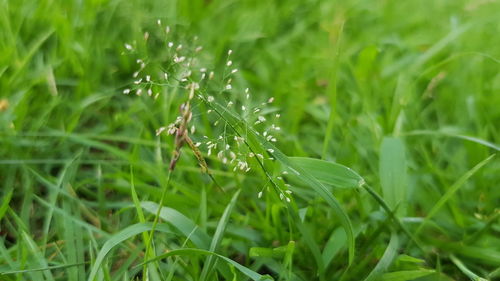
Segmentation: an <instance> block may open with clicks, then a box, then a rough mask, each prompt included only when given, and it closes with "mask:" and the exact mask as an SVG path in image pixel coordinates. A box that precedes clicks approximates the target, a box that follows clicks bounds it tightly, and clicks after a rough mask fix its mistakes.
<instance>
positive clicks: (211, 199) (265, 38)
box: [0, 0, 500, 280]
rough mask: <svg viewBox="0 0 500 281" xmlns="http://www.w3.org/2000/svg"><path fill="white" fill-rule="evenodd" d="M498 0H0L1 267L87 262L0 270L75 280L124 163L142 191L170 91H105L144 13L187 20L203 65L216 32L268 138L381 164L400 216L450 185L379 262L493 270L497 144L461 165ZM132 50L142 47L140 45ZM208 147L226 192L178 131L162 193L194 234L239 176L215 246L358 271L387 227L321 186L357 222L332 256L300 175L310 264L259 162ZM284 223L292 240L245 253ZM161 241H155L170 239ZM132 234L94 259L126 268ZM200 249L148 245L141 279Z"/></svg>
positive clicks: (491, 92)
mask: <svg viewBox="0 0 500 281" xmlns="http://www.w3.org/2000/svg"><path fill="white" fill-rule="evenodd" d="M499 14H500V2H499V1H482V0H471V1H447V0H441V1H420V0H419V1H417V0H409V1H362V0H358V1H354V0H353V1H317V0H306V1H296V0H282V1H250V0H242V1H227V0H226V1H217V0H214V1H210V0H204V1H198V0H193V1H174V0H171V1H167V0H165V1H162V0H151V1H138V0H131V1H122V0H114V1H113V0H109V1H108V0H89V1H76V0H71V1H56V0H38V1H23V0H20V1H9V0H0V182H1V183H0V184H1V186H2V188H1V190H0V195H1V196H2V201H1V204H2V205H0V219H1V221H0V272H2V271H4V272H8V271H14V270H30V269H36V268H45V267H48V266H60V265H67V264H79V263H84V262H85V261H89V262H90V263H86V264H83V265H82V264H80V265H77V266H71V267H68V268H66V267H63V268H59V269H53V270H51V271H48V270H45V271H29V272H27V273H12V274H7V275H0V279H1V280H86V277H87V276H88V273H89V271H90V268H91V265H92V260H93V259H94V258H95V255H96V253H97V251H98V250H99V249H101V247H102V245H103V243H104V242H105V241H106V239H107V238H108V237H109V236H110V235H112V234H113V233H116V232H118V231H120V230H122V229H124V228H126V227H127V226H130V225H132V224H134V223H137V222H138V218H137V213H136V210H135V209H134V207H133V205H132V197H131V193H130V186H131V183H132V178H131V172H130V171H131V168H132V169H133V171H134V179H133V182H134V183H135V188H136V189H137V192H138V195H139V200H151V201H155V202H158V201H159V197H160V190H161V187H163V186H164V185H165V180H166V174H167V171H166V166H167V163H168V161H169V159H170V153H171V148H172V142H173V140H172V138H169V137H165V138H161V139H160V138H158V137H156V136H155V130H156V129H157V128H159V127H160V126H164V125H166V124H168V123H170V122H171V121H172V120H173V119H174V118H175V116H176V115H177V108H176V106H177V105H175V102H174V104H171V103H166V102H165V101H164V100H161V99H160V102H152V101H151V100H150V99H147V98H143V97H133V96H126V95H123V94H122V90H123V89H124V88H126V87H128V86H130V85H131V84H132V81H133V80H132V78H131V77H132V73H133V72H134V71H135V68H136V64H135V58H134V57H133V56H128V55H124V53H125V51H126V50H125V48H124V44H125V43H132V42H134V41H135V42H137V41H140V40H141V39H142V38H143V36H144V33H145V32H150V33H151V34H154V32H155V29H156V28H157V27H156V21H157V19H161V21H162V22H163V23H164V24H167V25H169V26H170V27H171V28H172V31H173V32H174V33H175V34H176V36H177V37H179V38H180V40H183V41H189V38H193V37H194V36H198V38H199V39H198V42H199V43H200V44H201V45H202V46H203V47H204V51H203V54H204V57H203V59H204V60H205V61H207V62H210V63H211V65H212V66H213V67H215V68H220V67H221V66H222V65H224V62H225V59H226V54H227V50H228V49H232V50H234V54H233V56H234V57H233V60H234V63H235V65H236V67H238V68H239V70H240V71H239V72H238V79H237V82H235V84H238V85H239V88H240V89H244V88H246V87H249V88H250V89H251V90H252V94H253V96H254V97H255V98H256V99H261V100H267V99H268V98H269V97H274V98H275V106H276V107H277V108H278V109H279V110H280V112H281V116H282V117H281V120H280V124H279V125H280V126H281V127H282V135H281V136H280V137H279V142H278V144H277V147H278V148H279V149H281V150H282V151H283V152H284V153H285V154H287V155H288V156H307V157H313V158H323V159H326V160H329V161H335V162H337V163H340V164H343V165H346V166H348V167H351V168H352V169H354V170H355V171H357V172H358V173H359V174H360V175H361V176H363V178H364V179H365V180H366V182H367V183H368V184H369V185H370V186H372V187H373V188H374V189H375V190H376V191H377V192H379V193H383V192H384V191H383V190H384V187H383V185H384V184H381V182H382V183H383V182H384V181H386V182H387V181H388V182H391V181H396V182H397V184H398V186H399V185H401V188H403V189H404V190H407V198H406V197H405V198H404V199H403V200H404V208H406V210H407V211H406V216H404V217H402V218H401V221H403V223H405V224H406V225H407V227H408V228H409V229H410V230H411V231H412V232H414V230H415V229H416V227H417V226H418V223H419V222H421V221H422V218H424V217H426V216H427V215H428V214H429V212H430V210H431V209H432V208H433V207H435V206H436V205H439V204H438V202H439V200H440V199H442V198H446V197H443V196H444V195H445V194H448V193H449V194H450V195H451V197H449V198H447V199H446V203H445V204H444V205H443V206H442V208H440V209H439V210H438V211H437V213H436V214H435V215H433V217H432V218H431V219H430V221H431V222H432V223H431V222H429V223H428V224H427V226H426V227H424V228H423V229H422V231H420V232H419V234H418V238H419V239H420V240H421V242H422V245H423V249H419V248H417V247H416V246H415V245H413V244H412V243H410V242H408V238H407V237H406V236H405V235H404V234H402V233H399V232H398V235H399V236H400V242H399V246H398V247H396V248H397V249H396V252H397V254H398V256H397V258H394V259H392V260H391V263H389V264H388V265H387V266H386V267H385V268H383V270H382V271H383V272H386V271H388V272H404V271H405V270H406V271H408V272H409V271H412V272H414V273H415V272H420V273H422V272H423V273H427V275H426V276H425V277H422V278H421V279H419V280H468V279H472V280H480V279H474V278H479V276H480V277H482V278H486V279H489V280H495V279H496V278H500V238H499V237H500V223H499V219H498V217H499V214H500V210H499V206H500V189H499V188H498V187H499V186H498V184H499V183H500V161H498V159H496V158H492V159H490V160H489V161H488V162H487V163H486V164H485V165H484V167H482V168H481V169H479V170H477V171H476V170H471V169H473V167H474V166H475V165H477V164H478V163H480V162H481V161H483V160H485V159H486V158H488V157H489V156H490V155H493V154H495V153H496V152H497V151H498V150H499V149H500V148H499V143H500V130H499V129H500V128H499V124H500V71H499V66H500V37H499V36H498V35H499V34H500V20H499ZM143 55H146V56H147V57H148V58H149V59H151V60H154V58H155V50H154V48H153V49H152V50H151V49H150V50H149V53H145V54H143ZM167 106H169V107H167ZM390 136H392V137H393V138H384V137H390ZM384 140H385V141H384ZM384 147H387V151H388V152H387V153H386V154H384ZM393 149H395V150H394V151H396V152H394V151H393ZM398 151H399V152H401V151H402V154H401V153H400V154H399V156H401V155H403V156H402V159H401V158H398V156H397V155H396V156H394V155H393V153H396V154H397V152H398ZM382 154H384V155H385V156H382ZM384 157H385V158H384ZM394 157H395V158H394ZM383 159H386V160H383ZM211 162H213V163H214V164H213V169H214V174H215V175H216V176H217V178H218V180H219V181H220V182H221V183H222V185H223V186H224V187H226V188H228V190H230V192H227V193H220V192H218V191H216V189H213V187H212V184H211V182H210V180H209V179H207V177H206V176H205V175H202V174H201V173H200V171H199V168H198V167H197V164H196V159H195V158H194V157H192V154H190V153H189V152H188V151H186V154H184V155H183V157H182V158H181V161H180V163H179V168H178V171H176V173H174V175H173V179H172V183H171V185H172V186H171V187H169V188H171V191H169V194H168V199H167V202H166V205H167V206H169V207H171V208H173V209H176V210H178V211H179V212H180V213H182V214H184V215H185V216H186V217H188V218H190V219H191V220H193V221H194V222H195V223H197V224H198V225H199V226H200V228H201V229H203V230H204V231H206V232H207V233H209V234H210V233H212V234H213V233H214V231H215V227H216V225H217V222H218V221H219V218H220V217H221V215H222V213H223V211H224V208H225V207H226V205H227V204H228V203H229V200H230V198H231V195H232V194H233V193H234V190H236V189H241V190H242V194H241V195H240V197H239V199H238V202H237V203H236V205H235V209H234V211H233V213H232V215H231V220H230V222H229V223H228V233H226V235H225V236H224V239H223V240H222V244H221V248H220V249H219V250H218V253H220V254H221V255H223V256H227V257H230V258H232V259H233V260H236V261H238V262H239V263H241V264H243V265H245V266H247V267H249V268H251V269H252V270H254V271H257V272H260V273H261V274H270V275H271V276H273V277H274V278H275V279H277V280H278V279H280V278H281V279H282V280H321V279H323V280H340V279H342V278H343V279H344V280H362V279H364V278H366V277H367V276H370V272H372V270H373V268H375V267H376V265H377V263H378V262H379V260H381V258H382V256H383V254H384V252H385V251H386V247H387V245H388V241H389V240H388V239H389V237H390V234H391V229H392V230H393V231H394V229H397V227H395V226H394V225H393V223H392V222H391V220H390V219H389V218H388V217H387V214H386V213H385V212H383V211H382V210H381V208H380V207H379V205H378V204H377V202H376V201H374V200H372V199H371V197H370V196H369V195H368V194H367V193H366V192H364V191H363V190H350V189H333V194H334V195H335V196H336V197H337V199H338V200H339V201H340V202H341V204H342V206H343V207H344V208H345V210H346V211H347V213H348V214H349V217H350V218H351V220H352V222H353V225H354V228H355V230H356V232H357V238H356V243H357V248H356V257H355V263H354V264H353V265H351V266H350V267H349V268H347V250H346V249H347V247H346V245H344V243H345V242H342V241H345V237H343V236H342V232H341V231H340V230H341V228H340V224H339V221H338V219H337V218H336V216H335V215H334V213H333V212H332V211H331V210H330V209H329V207H328V205H326V204H325V203H324V202H323V201H322V200H321V199H319V197H318V196H315V195H314V194H310V193H304V194H305V195H303V196H300V200H298V202H297V204H298V205H299V207H300V210H301V212H302V213H301V215H302V216H303V218H305V220H304V221H305V222H304V225H305V226H306V228H307V229H309V230H310V235H311V237H312V239H313V240H314V241H315V243H317V245H318V247H319V248H320V249H329V251H330V252H329V253H331V256H330V254H328V253H326V254H325V252H327V251H325V252H323V258H324V261H327V262H326V266H325V273H323V274H318V272H319V271H320V270H319V268H320V267H321V266H320V265H318V264H315V263H313V262H312V258H311V252H310V249H308V247H307V246H306V244H307V243H306V242H304V239H306V240H307V237H306V238H304V237H303V234H301V233H300V232H299V231H297V230H296V229H295V226H293V223H291V219H290V218H289V217H287V212H286V211H285V210H284V206H283V204H282V202H280V200H278V199H276V198H274V197H269V198H267V199H265V200H264V199H257V193H258V192H259V190H260V189H261V188H262V185H264V184H265V179H263V178H262V177H261V175H259V174H258V173H255V174H251V175H247V176H242V175H236V174H234V173H232V172H231V171H230V170H229V171H226V169H225V168H224V167H222V166H220V165H219V164H218V163H217V162H216V161H211ZM393 174H396V176H394V175H393ZM394 178H396V179H395V180H394ZM389 184H390V183H389ZM300 188H306V187H300ZM398 188H399V187H398ZM299 193H300V192H299ZM383 195H384V199H386V200H387V199H388V197H387V194H386V193H383ZM94 228H95V229H99V230H100V231H101V232H99V231H97V230H95V229H94ZM137 237H139V236H137ZM162 237H163V236H162ZM342 237H343V238H342ZM137 239H139V238H137ZM342 239H343V240H342ZM292 240H293V241H295V242H296V245H295V250H294V252H293V259H286V255H285V258H283V257H282V256H279V255H278V257H274V256H272V255H271V256H266V257H251V256H250V255H249V251H250V249H251V248H252V247H264V248H276V247H280V246H283V245H288V243H289V241H292ZM161 241H163V242H164V243H165V246H164V247H165V249H171V248H176V247H181V245H183V240H182V239H180V238H175V239H173V238H169V237H168V236H164V237H163V238H162V240H161ZM131 242H133V240H129V243H131ZM337 248H338V249H337ZM142 249H143V248H141V246H140V243H139V246H137V248H132V247H131V246H130V245H128V246H127V245H125V246H124V247H121V248H120V249H119V250H116V251H114V254H113V255H112V256H110V257H109V259H108V261H107V263H106V266H105V267H104V268H103V271H102V272H101V273H100V274H101V275H100V276H101V277H100V278H103V280H132V279H133V278H139V279H140V278H141V274H140V272H139V270H138V269H137V268H135V269H133V266H131V264H137V260H136V259H138V260H139V261H141V258H139V257H140V256H141V250H142ZM325 256H326V257H325ZM409 256H411V257H414V258H418V259H422V260H412V259H411V258H410V257H409ZM203 260H204V258H203V257H194V258H192V259H189V258H185V259H184V260H183V261H179V262H178V263H175V264H174V263H172V262H170V263H166V262H165V264H164V265H162V266H160V269H159V272H160V275H162V276H166V275H164V274H166V273H165V272H171V271H172V270H174V269H175V274H174V275H173V276H171V277H158V278H160V279H158V280H167V278H172V280H199V279H198V278H199V277H198V276H199V274H200V271H201V268H202V264H203ZM432 270H434V271H432ZM235 274H236V275H235V277H234V278H236V280H246V279H245V277H244V276H243V275H241V274H240V273H235ZM407 274H409V273H407ZM380 276H381V275H377V276H376V278H382V277H380ZM383 276H385V277H383V278H386V279H384V280H387V279H388V280H412V279H415V278H417V277H418V276H419V275H415V278H410V277H402V278H401V279H397V278H399V277H397V276H396V277H394V276H391V275H383ZM405 276H410V275H405ZM151 278H153V279H152V280H155V279H154V278H156V277H154V276H153V277H151ZM161 278H163V279H161ZM211 278H213V280H225V279H224V277H221V276H219V277H216V276H215V275H212V277H211ZM217 278H218V279H217ZM370 278H371V277H370ZM374 278H375V277H374ZM390 278H396V279H390Z"/></svg>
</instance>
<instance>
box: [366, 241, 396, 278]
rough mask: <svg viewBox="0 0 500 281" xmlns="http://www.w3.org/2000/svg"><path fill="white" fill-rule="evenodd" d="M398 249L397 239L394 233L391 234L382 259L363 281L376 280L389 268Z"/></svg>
mask: <svg viewBox="0 0 500 281" xmlns="http://www.w3.org/2000/svg"><path fill="white" fill-rule="evenodd" d="M398 247H399V237H398V235H397V234H396V233H392V235H391V240H390V241H389V245H388V246H387V248H386V249H385V252H384V254H383V255H382V258H381V259H380V260H379V262H378V263H377V265H376V266H375V268H374V269H373V270H372V271H371V272H370V274H368V276H367V277H366V278H365V281H373V280H378V278H379V277H380V276H381V275H382V274H383V273H384V272H385V271H387V269H388V268H389V266H390V265H391V264H392V261H393V260H394V258H395V257H396V254H397V251H398Z"/></svg>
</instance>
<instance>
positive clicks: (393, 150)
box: [379, 137, 408, 217]
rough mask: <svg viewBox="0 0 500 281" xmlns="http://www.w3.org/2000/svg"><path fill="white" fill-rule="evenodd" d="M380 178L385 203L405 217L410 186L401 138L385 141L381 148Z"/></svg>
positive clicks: (390, 138) (386, 139) (397, 213)
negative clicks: (408, 187)
mask: <svg viewBox="0 0 500 281" xmlns="http://www.w3.org/2000/svg"><path fill="white" fill-rule="evenodd" d="M379 177H380V184H381V185H382V196H383V198H384V199H385V202H387V204H388V205H389V207H390V208H391V210H393V211H395V212H396V215H398V216H399V217H401V216H404V215H405V213H406V211H405V210H406V202H407V199H406V196H407V185H408V184H407V175H406V156H405V147H404V144H403V141H402V140H401V139H400V138H392V137H385V138H384V139H383V141H382V145H381V147H380V164H379ZM396 209H397V210H396Z"/></svg>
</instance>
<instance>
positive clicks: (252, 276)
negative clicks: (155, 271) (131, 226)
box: [147, 248, 274, 281]
mask: <svg viewBox="0 0 500 281" xmlns="http://www.w3.org/2000/svg"><path fill="white" fill-rule="evenodd" d="M177 255H187V256H190V255H210V256H215V257H217V258H220V259H222V260H224V261H225V262H227V263H228V264H230V265H232V266H234V267H235V268H236V269H238V270H239V271H240V272H241V273H243V274H245V276H247V277H248V278H250V279H252V280H254V281H258V280H274V279H273V278H272V277H270V276H269V275H261V274H259V273H257V272H255V271H253V270H251V269H249V268H248V267H245V266H243V265H241V264H239V263H237V262H235V261H233V260H232V259H230V258H228V257H225V256H222V255H219V254H217V253H214V252H211V251H207V250H202V249H191V248H186V249H177V250H172V251H170V252H168V253H166V254H163V255H159V256H157V257H156V258H154V259H151V260H148V261H147V262H148V263H150V262H153V261H157V260H161V259H165V258H168V257H171V256H177Z"/></svg>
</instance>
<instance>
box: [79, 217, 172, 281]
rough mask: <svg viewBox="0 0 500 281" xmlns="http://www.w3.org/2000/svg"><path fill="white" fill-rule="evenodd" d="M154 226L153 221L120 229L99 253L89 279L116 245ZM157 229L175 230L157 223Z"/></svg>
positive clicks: (95, 273)
mask: <svg viewBox="0 0 500 281" xmlns="http://www.w3.org/2000/svg"><path fill="white" fill-rule="evenodd" d="M152 227H153V224H152V223H138V224H134V225H131V226H129V227H126V228H124V229H122V230H121V231H119V232H118V233H115V234H113V235H112V236H111V237H110V238H109V239H108V240H107V241H106V242H105V243H104V245H103V246H102V248H101V250H100V251H99V254H97V257H96V259H95V262H94V264H93V265H92V269H91V271H90V274H89V277H88V279H87V280H88V281H94V280H95V278H96V276H97V273H98V271H99V269H100V268H101V265H102V263H103V262H104V259H105V258H106V255H107V254H108V253H109V252H110V251H111V250H113V248H115V247H116V246H118V245H119V244H120V243H122V242H123V241H125V240H127V239H130V238H132V237H134V236H136V235H137V234H140V233H143V232H145V231H149V230H151V229H152ZM156 230H157V231H160V232H164V233H172V234H173V232H172V231H171V230H170V228H169V227H167V226H166V225H157V227H156Z"/></svg>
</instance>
